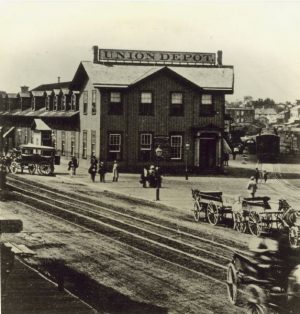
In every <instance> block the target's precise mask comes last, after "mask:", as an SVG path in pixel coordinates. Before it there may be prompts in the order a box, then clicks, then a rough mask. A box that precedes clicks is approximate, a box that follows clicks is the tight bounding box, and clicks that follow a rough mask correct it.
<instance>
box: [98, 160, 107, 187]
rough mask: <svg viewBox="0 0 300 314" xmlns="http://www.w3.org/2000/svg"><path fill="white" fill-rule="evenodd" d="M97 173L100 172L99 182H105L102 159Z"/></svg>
mask: <svg viewBox="0 0 300 314" xmlns="http://www.w3.org/2000/svg"><path fill="white" fill-rule="evenodd" d="M98 173H99V174H100V182H103V183H105V173H106V167H105V164H104V162H103V161H101V162H100V164H99V170H98Z"/></svg>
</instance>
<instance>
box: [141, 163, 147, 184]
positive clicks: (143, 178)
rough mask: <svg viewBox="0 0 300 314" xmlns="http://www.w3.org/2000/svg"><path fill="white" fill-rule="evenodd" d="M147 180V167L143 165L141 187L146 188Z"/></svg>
mask: <svg viewBox="0 0 300 314" xmlns="http://www.w3.org/2000/svg"><path fill="white" fill-rule="evenodd" d="M147 180H148V169H147V167H146V166H145V167H144V168H143V171H142V173H141V181H140V182H141V184H143V188H146V187H147Z"/></svg>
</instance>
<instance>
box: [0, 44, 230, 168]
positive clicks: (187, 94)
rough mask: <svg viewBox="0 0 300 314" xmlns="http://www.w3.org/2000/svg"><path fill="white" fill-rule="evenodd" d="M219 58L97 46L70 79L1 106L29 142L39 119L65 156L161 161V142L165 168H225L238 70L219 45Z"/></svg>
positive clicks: (127, 162)
mask: <svg viewBox="0 0 300 314" xmlns="http://www.w3.org/2000/svg"><path fill="white" fill-rule="evenodd" d="M103 56H104V57H103ZM101 58H102V59H101ZM149 58H150V59H151V60H149ZM159 58H160V59H159ZM152 59H153V60H154V61H152ZM169 59H172V60H169ZM215 59H216V56H215V54H200V53H199V54H195V53H173V52H145V51H120V50H118V51H117V50H109V51H108V50H101V49H98V47H94V61H91V62H88V61H84V62H81V63H80V65H79V67H78V69H77V71H76V73H75V75H74V78H73V80H72V81H71V82H67V83H57V84H46V85H41V86H39V87H37V88H35V89H33V90H32V91H31V92H30V104H31V105H30V107H29V108H28V106H26V109H24V108H18V110H4V111H3V108H2V109H0V126H2V127H4V128H6V129H7V128H9V127H15V128H16V129H17V128H19V129H20V128H21V127H24V128H25V129H26V131H25V129H24V131H23V129H22V132H21V133H22V134H25V133H26V132H27V133H28V134H27V141H28V142H30V141H31V140H32V139H30V134H29V133H30V130H31V129H32V124H33V121H34V119H41V120H42V121H43V122H44V123H45V124H46V125H48V126H49V128H50V129H51V130H52V132H51V140H52V144H53V145H54V146H55V147H56V149H57V151H58V153H60V155H61V156H65V157H66V158H69V157H70V156H71V155H75V156H76V157H78V158H79V159H81V160H82V162H84V161H86V162H87V163H89V159H90V157H91V156H92V155H95V156H96V157H97V158H99V159H100V160H103V161H107V163H108V164H110V163H112V162H113V161H114V160H118V161H119V163H120V166H121V169H122V170H124V171H139V170H140V169H141V168H142V167H143V166H145V165H148V166H149V165H151V164H155V163H156V162H158V157H157V156H156V153H155V151H156V149H157V147H158V146H159V147H160V148H161V149H162V151H163V154H162V156H161V157H160V158H159V162H160V165H161V166H162V167H163V168H164V170H165V171H170V172H174V171H184V169H185V168H188V169H189V171H190V172H198V171H199V172H201V171H210V172H218V171H222V167H223V163H222V159H223V141H224V139H223V137H224V117H225V95H226V94H231V93H233V84H234V72H233V67H232V66H223V65H222V55H221V54H220V53H218V61H217V62H216V61H215ZM2 102H3V101H2ZM2 107H4V106H2ZM5 109H7V108H6V107H5ZM21 109H22V110H21ZM1 110H2V111H1ZM5 116H6V117H7V118H8V117H9V119H6V123H4V120H3V117H5ZM7 122H9V123H8V124H7ZM28 130H29V131H28ZM23 140H24V138H23Z"/></svg>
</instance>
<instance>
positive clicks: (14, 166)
mask: <svg viewBox="0 0 300 314" xmlns="http://www.w3.org/2000/svg"><path fill="white" fill-rule="evenodd" d="M18 168H19V165H18V163H17V162H15V161H13V162H12V163H11V165H10V171H11V172H12V173H15V174H16V173H17V172H18Z"/></svg>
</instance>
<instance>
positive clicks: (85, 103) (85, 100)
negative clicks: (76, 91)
mask: <svg viewBox="0 0 300 314" xmlns="http://www.w3.org/2000/svg"><path fill="white" fill-rule="evenodd" d="M87 112H88V91H84V92H83V114H87Z"/></svg>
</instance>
